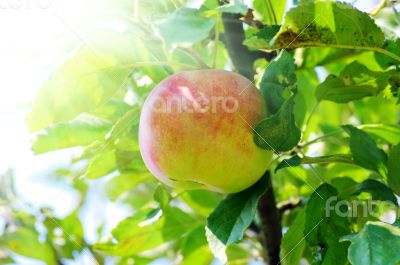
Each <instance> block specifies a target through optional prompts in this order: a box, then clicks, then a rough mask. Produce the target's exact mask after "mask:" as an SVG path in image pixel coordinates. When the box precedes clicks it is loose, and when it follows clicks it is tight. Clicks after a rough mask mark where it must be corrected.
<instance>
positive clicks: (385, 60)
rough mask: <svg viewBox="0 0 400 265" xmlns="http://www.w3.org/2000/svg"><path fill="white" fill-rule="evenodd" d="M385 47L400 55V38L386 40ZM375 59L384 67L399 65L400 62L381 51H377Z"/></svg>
mask: <svg viewBox="0 0 400 265" xmlns="http://www.w3.org/2000/svg"><path fill="white" fill-rule="evenodd" d="M383 48H384V49H385V50H387V51H389V52H391V53H394V54H396V55H400V38H397V39H395V40H385V43H384V45H383ZM375 60H376V61H377V63H378V64H379V65H380V66H381V67H382V68H387V67H389V66H392V65H398V64H399V63H400V62H399V61H397V60H394V59H393V58H390V57H389V56H387V55H384V54H381V53H375Z"/></svg>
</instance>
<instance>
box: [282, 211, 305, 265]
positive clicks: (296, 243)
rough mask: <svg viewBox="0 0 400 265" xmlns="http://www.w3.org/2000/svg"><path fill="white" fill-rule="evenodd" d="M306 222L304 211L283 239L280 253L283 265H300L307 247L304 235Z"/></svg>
mask: <svg viewBox="0 0 400 265" xmlns="http://www.w3.org/2000/svg"><path fill="white" fill-rule="evenodd" d="M305 222H306V211H305V209H302V210H301V211H300V212H299V213H298V215H297V216H296V219H295V220H294V222H293V223H292V224H291V226H290V227H289V230H288V231H287V232H286V233H285V234H284V236H283V238H282V243H281V250H280V253H279V256H280V258H281V264H282V265H292V264H300V259H301V257H302V254H303V251H304V248H305V246H306V241H305V240H304V235H303V231H304V226H305Z"/></svg>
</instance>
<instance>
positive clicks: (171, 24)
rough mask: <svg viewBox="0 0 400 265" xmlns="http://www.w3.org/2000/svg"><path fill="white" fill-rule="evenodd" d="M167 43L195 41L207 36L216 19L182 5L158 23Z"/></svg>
mask: <svg viewBox="0 0 400 265" xmlns="http://www.w3.org/2000/svg"><path fill="white" fill-rule="evenodd" d="M157 27H158V29H159V31H160V34H161V36H162V37H163V38H164V40H165V41H166V42H167V43H194V42H197V41H201V40H204V39H205V38H207V36H208V34H209V32H210V30H211V29H212V28H213V27H214V20H212V19H209V18H205V17H202V16H201V14H200V12H199V11H198V10H197V9H194V8H187V7H181V8H179V9H177V10H175V12H174V13H172V14H170V15H169V16H168V17H167V18H166V19H165V20H163V21H162V23H160V24H158V25H157Z"/></svg>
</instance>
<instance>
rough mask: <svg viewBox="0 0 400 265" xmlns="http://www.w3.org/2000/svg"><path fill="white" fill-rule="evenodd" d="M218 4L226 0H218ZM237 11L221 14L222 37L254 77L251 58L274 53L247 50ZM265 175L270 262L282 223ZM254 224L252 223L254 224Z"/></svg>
mask: <svg viewBox="0 0 400 265" xmlns="http://www.w3.org/2000/svg"><path fill="white" fill-rule="evenodd" d="M219 3H220V4H223V3H225V1H219ZM240 18H241V15H240V14H229V13H223V14H222V22H223V24H224V28H225V33H224V35H223V38H222V41H223V42H224V44H225V47H226V48H227V50H228V53H229V56H230V58H231V60H232V63H233V66H234V67H235V68H236V70H237V71H238V72H239V73H240V74H241V75H243V76H245V77H247V78H248V79H250V80H253V79H254V74H255V71H254V68H253V65H254V61H255V60H257V59H260V58H265V59H267V60H271V59H272V58H273V57H274V56H276V53H275V52H274V53H270V54H268V53H264V52H259V51H250V50H249V49H248V48H247V47H246V46H244V45H243V41H244V40H245V34H244V30H243V22H242V21H241V20H240ZM265 176H266V177H267V178H268V185H267V187H269V188H268V190H267V192H266V193H265V194H264V196H263V197H261V199H260V201H259V205H258V213H259V216H260V220H261V227H260V228H261V230H260V231H259V234H260V238H261V240H262V243H263V246H264V249H265V253H264V255H265V256H266V259H267V260H268V261H269V263H268V264H270V265H277V264H279V261H280V260H279V251H280V245H281V238H282V227H281V222H280V213H279V210H278V209H277V207H276V201H275V196H274V191H273V189H272V183H271V177H270V173H269V171H267V172H266V173H265ZM253 228H254V227H253Z"/></svg>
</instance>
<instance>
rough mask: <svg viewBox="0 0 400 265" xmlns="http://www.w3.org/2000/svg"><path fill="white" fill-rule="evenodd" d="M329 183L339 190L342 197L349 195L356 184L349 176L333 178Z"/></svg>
mask: <svg viewBox="0 0 400 265" xmlns="http://www.w3.org/2000/svg"><path fill="white" fill-rule="evenodd" d="M330 184H331V185H332V186H333V187H334V188H335V189H336V190H337V191H338V192H339V196H341V197H342V198H346V197H348V196H351V195H352V194H353V193H354V192H355V191H356V189H357V186H358V183H357V182H355V181H354V180H353V179H352V178H349V177H341V178H334V179H332V180H331V183H330Z"/></svg>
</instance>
